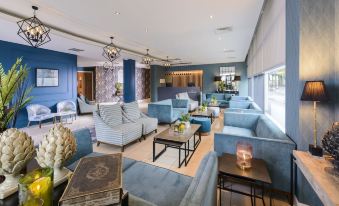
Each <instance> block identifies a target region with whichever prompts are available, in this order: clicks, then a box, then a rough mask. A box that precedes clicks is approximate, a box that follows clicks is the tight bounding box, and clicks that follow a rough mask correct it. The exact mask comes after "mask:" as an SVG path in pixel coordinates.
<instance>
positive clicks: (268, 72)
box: [263, 65, 286, 133]
mask: <svg viewBox="0 0 339 206" xmlns="http://www.w3.org/2000/svg"><path fill="white" fill-rule="evenodd" d="M281 69H285V74H286V65H280V66H277V67H274V68H273V69H270V70H267V71H266V72H265V75H264V78H265V80H264V81H265V82H264V108H263V109H264V113H265V115H266V116H267V117H268V118H269V119H270V120H271V121H272V122H274V123H275V124H276V125H277V126H278V127H279V129H281V131H283V132H284V133H285V131H286V129H285V128H284V127H283V126H282V125H280V123H279V122H277V121H276V120H275V119H274V118H273V117H272V116H271V115H270V114H269V113H267V112H266V106H267V105H268V75H269V74H270V73H273V72H276V71H278V70H281ZM285 102H286V87H285ZM284 121H285V126H286V107H285V120H284Z"/></svg>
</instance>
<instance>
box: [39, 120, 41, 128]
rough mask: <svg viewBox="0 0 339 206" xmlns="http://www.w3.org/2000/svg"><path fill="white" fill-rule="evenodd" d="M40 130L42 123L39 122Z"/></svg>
mask: <svg viewBox="0 0 339 206" xmlns="http://www.w3.org/2000/svg"><path fill="white" fill-rule="evenodd" d="M39 128H40V129H41V121H39Z"/></svg>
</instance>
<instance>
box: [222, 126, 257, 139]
mask: <svg viewBox="0 0 339 206" xmlns="http://www.w3.org/2000/svg"><path fill="white" fill-rule="evenodd" d="M222 133H225V134H229V135H236V136H245V137H255V136H256V134H255V132H254V131H253V130H251V129H246V128H241V127H232V126H224V129H223V130H222Z"/></svg>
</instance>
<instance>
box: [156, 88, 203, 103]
mask: <svg viewBox="0 0 339 206" xmlns="http://www.w3.org/2000/svg"><path fill="white" fill-rule="evenodd" d="M182 92H187V93H188V96H189V97H191V98H192V99H193V100H196V101H199V99H200V92H201V90H200V87H158V101H161V100H164V99H175V95H176V94H178V93H182Z"/></svg>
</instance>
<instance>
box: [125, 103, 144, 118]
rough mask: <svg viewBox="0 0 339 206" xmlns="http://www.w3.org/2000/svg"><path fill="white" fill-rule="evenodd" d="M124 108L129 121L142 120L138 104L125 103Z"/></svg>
mask: <svg viewBox="0 0 339 206" xmlns="http://www.w3.org/2000/svg"><path fill="white" fill-rule="evenodd" d="M123 108H124V111H125V112H126V114H127V116H128V118H129V119H131V120H136V119H139V118H140V110H139V105H138V103H137V102H131V103H125V104H124V106H123Z"/></svg>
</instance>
